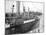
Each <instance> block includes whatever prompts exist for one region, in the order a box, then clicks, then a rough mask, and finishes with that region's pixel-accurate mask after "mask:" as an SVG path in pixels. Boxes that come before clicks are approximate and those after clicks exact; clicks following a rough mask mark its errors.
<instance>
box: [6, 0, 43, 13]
mask: <svg viewBox="0 0 46 35" xmlns="http://www.w3.org/2000/svg"><path fill="white" fill-rule="evenodd" d="M13 4H14V5H15V7H14V12H15V13H16V12H17V5H16V1H6V12H12V5H13ZM23 6H25V10H26V12H28V8H29V11H31V12H32V11H34V12H42V13H43V4H42V3H35V2H20V12H23Z"/></svg>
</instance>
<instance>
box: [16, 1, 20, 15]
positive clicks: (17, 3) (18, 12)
mask: <svg viewBox="0 0 46 35" xmlns="http://www.w3.org/2000/svg"><path fill="white" fill-rule="evenodd" d="M16 10H17V15H20V1H16Z"/></svg>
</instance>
